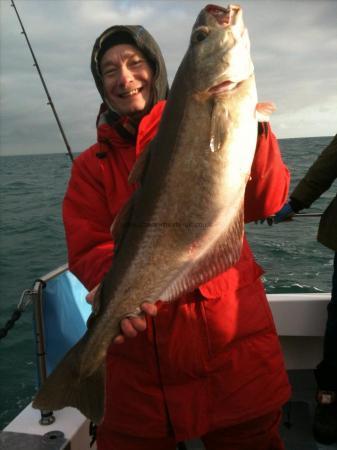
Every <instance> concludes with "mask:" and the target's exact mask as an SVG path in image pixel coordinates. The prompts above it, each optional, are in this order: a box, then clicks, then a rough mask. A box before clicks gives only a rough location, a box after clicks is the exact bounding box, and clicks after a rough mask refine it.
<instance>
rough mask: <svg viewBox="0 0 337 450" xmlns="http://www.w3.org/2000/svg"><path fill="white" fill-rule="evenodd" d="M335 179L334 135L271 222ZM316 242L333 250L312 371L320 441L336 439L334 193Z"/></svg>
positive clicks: (336, 233) (315, 196)
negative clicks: (319, 348)
mask: <svg viewBox="0 0 337 450" xmlns="http://www.w3.org/2000/svg"><path fill="white" fill-rule="evenodd" d="M336 178H337V135H336V136H335V137H334V139H333V140H332V141H331V142H330V144H329V145H328V146H327V147H326V148H325V149H324V150H323V151H322V153H321V154H320V155H319V157H318V158H317V160H316V161H315V162H314V163H313V164H312V166H311V167H310V168H309V169H308V171H307V173H306V174H305V176H304V177H303V178H302V179H301V180H300V181H299V183H298V184H297V186H296V187H295V189H294V191H293V192H292V194H291V195H290V200H289V202H287V203H286V204H285V205H284V206H283V207H282V209H281V210H280V211H279V212H278V213H277V214H276V217H275V222H282V221H283V220H289V219H291V217H292V216H293V215H294V214H295V213H297V212H298V211H300V210H302V209H303V208H309V207H310V206H311V204H312V203H313V202H314V201H315V200H317V199H318V198H319V197H320V196H321V195H322V194H323V193H324V192H325V191H327V190H328V189H329V188H330V186H331V185H332V183H333V182H334V181H335V180H336ZM317 238H318V241H319V242H320V243H321V244H323V245H325V246H326V247H328V248H330V249H331V250H333V251H334V252H335V257H334V271H333V276H332V291H331V301H330V302H329V304H328V318H327V323H326V331H325V337H324V344H323V360H322V361H321V362H320V364H318V366H317V369H316V370H315V376H316V381H317V387H318V389H317V395H316V399H317V406H316V410H315V417H314V425H313V432H314V436H315V439H316V440H317V441H318V442H321V443H322V444H332V443H334V442H335V441H337V195H336V196H335V197H334V199H333V200H332V202H331V203H330V205H329V206H328V207H327V209H326V210H325V211H324V214H323V216H322V218H321V221H320V224H319V229H318V236H317Z"/></svg>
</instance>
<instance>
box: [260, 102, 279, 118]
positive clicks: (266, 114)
mask: <svg viewBox="0 0 337 450" xmlns="http://www.w3.org/2000/svg"><path fill="white" fill-rule="evenodd" d="M274 111H276V106H275V103H273V102H264V103H257V105H256V118H257V120H258V122H269V120H270V116H271V114H272V113H273V112H274Z"/></svg>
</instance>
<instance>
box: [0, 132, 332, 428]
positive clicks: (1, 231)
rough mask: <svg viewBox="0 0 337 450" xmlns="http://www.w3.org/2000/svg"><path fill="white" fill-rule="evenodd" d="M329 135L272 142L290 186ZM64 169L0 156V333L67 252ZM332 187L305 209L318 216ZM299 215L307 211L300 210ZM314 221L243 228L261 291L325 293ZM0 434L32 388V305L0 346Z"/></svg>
mask: <svg viewBox="0 0 337 450" xmlns="http://www.w3.org/2000/svg"><path fill="white" fill-rule="evenodd" d="M330 141H331V137H320V138H305V139H286V140H280V147H281V150H282V155H283V158H284V161H285V162H286V164H287V165H288V167H289V168H290V170H291V173H292V183H291V186H292V187H294V186H295V184H296V182H297V181H298V180H299V179H300V178H301V177H302V176H303V175H304V173H305V171H306V169H307V168H308V167H309V166H310V165H311V164H312V162H313V161H314V160H315V159H316V157H317V156H318V155H319V153H320V152H321V151H322V150H323V148H324V147H325V146H326V145H327V144H328V143H329V142H330ZM70 170H71V162H70V159H69V158H68V157H67V156H66V155H64V154H52V155H27V156H7V157H0V214H1V215H0V294H1V296H0V328H2V327H4V325H5V323H6V321H7V320H8V319H9V318H10V316H11V314H12V312H13V311H14V309H15V307H16V305H17V303H18V301H19V299H20V296H21V293H22V291H23V290H24V289H27V288H31V287H32V286H33V284H34V281H35V280H36V279H38V278H40V277H41V276H43V275H44V274H46V273H48V272H49V271H51V270H53V269H54V268H56V267H58V266H60V265H62V264H64V263H65V262H66V259H67V252H66V246H65V240H64V231H63V225H62V218H61V205H62V199H63V195H64V192H65V189H66V186H67V181H68V179H69V175H70ZM335 194H336V184H335V185H334V186H332V187H331V188H330V189H329V191H328V192H326V193H325V194H324V195H322V197H321V198H320V199H319V200H317V201H316V202H315V203H314V205H313V206H312V208H310V212H321V211H323V210H324V208H325V207H326V206H327V205H328V203H329V201H330V200H331V198H332V197H333V196H334V195H335ZM306 212H307V210H306ZM318 222H319V219H318V218H298V219H295V220H293V221H291V222H289V223H281V224H278V225H273V226H268V225H267V223H266V222H265V223H263V224H260V223H258V224H255V223H252V224H249V225H247V234H248V239H249V242H250V244H251V246H252V248H253V251H254V254H255V256H256V259H257V261H258V262H259V263H260V264H261V265H262V266H263V268H264V269H265V274H264V282H265V286H266V290H267V292H270V293H278V292H327V291H330V289H331V276H332V261H333V252H332V251H331V250H329V249H327V248H325V247H323V246H322V245H320V244H319V243H318V242H317V241H316V234H317V226H318ZM0 360H1V364H0V399H1V402H0V429H2V428H3V427H4V426H5V425H6V424H7V423H8V422H9V421H10V420H11V419H12V418H13V417H15V415H16V414H17V413H18V412H19V411H20V410H21V409H23V407H24V406H26V404H27V403H29V402H30V400H31V398H32V396H33V393H34V387H35V381H36V375H35V347H34V338H33V331H32V308H31V307H28V308H27V310H26V311H25V312H24V313H23V315H22V317H21V318H20V319H19V320H18V322H17V323H16V325H15V326H14V327H13V328H12V330H10V331H9V333H8V335H7V337H5V338H3V339H2V340H1V342H0Z"/></svg>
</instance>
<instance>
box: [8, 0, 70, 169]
mask: <svg viewBox="0 0 337 450" xmlns="http://www.w3.org/2000/svg"><path fill="white" fill-rule="evenodd" d="M11 6H12V8H14V11H15V14H16V16H17V18H18V20H19V23H20V26H21V30H22V31H21V34H23V35H24V37H25V38H26V41H27V44H28V47H29V50H30V53H31V55H32V57H33V61H34V64H33V66H35V67H36V70H37V72H38V74H39V77H40V80H41V83H42V85H43V88H44V91H45V93H46V95H47V98H48V102H47V105H49V106H50V107H51V109H52V111H53V113H54V117H55V119H56V122H57V125H58V127H59V130H60V132H61V135H62V138H63V141H64V143H65V145H66V148H67V152H68V155H69V157H70V159H71V162H73V161H74V155H73V153H72V151H71V148H70V145H69V143H68V139H67V137H66V135H65V133H64V130H63V127H62V124H61V121H60V119H59V117H58V114H57V112H56V109H55V106H54V103H53V100H52V98H51V96H50V94H49V91H48V88H47V85H46V83H45V81H44V78H43V75H42V73H41V70H40V66H39V64H38V62H37V59H36V57H35V54H34V51H33V48H32V46H31V45H30V42H29V39H28V36H27V33H26V30H25V28H24V26H23V23H22V20H21V17H20V15H19V13H18V10H17V8H16V6H15V3H14V0H11Z"/></svg>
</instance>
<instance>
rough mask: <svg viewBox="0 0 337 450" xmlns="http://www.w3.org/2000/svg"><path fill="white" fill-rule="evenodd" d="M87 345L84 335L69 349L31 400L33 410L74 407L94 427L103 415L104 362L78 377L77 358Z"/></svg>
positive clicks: (80, 357)
mask: <svg viewBox="0 0 337 450" xmlns="http://www.w3.org/2000/svg"><path fill="white" fill-rule="evenodd" d="M86 343H87V336H86V335H85V336H84V337H83V338H82V339H81V340H80V341H79V342H78V343H77V344H76V345H75V346H74V347H72V348H71V349H70V350H69V351H68V353H67V354H66V355H65V357H64V358H63V359H62V360H61V362H60V363H59V364H58V366H57V367H56V368H55V370H54V371H53V372H52V373H51V374H50V375H49V376H48V378H47V379H46V381H45V382H44V383H43V385H42V386H41V388H40V389H39V391H38V392H37V394H36V396H35V398H34V400H33V408H35V409H40V410H46V411H54V410H58V409H62V408H64V407H67V406H72V407H74V408H77V409H78V410H79V411H81V412H82V414H84V416H86V417H87V418H89V419H90V420H91V421H92V422H94V423H96V424H98V423H100V422H101V421H102V419H103V414H104V390H105V363H104V362H103V364H101V365H100V366H99V367H98V368H97V369H96V370H95V371H93V372H92V373H91V374H90V375H89V376H87V377H83V376H81V375H80V366H81V359H82V356H83V351H84V348H85V346H86Z"/></svg>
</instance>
